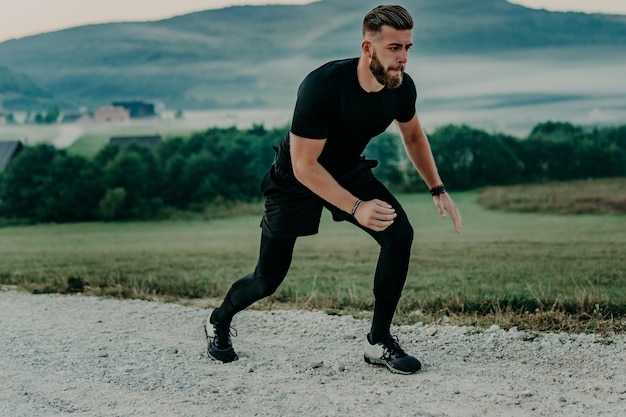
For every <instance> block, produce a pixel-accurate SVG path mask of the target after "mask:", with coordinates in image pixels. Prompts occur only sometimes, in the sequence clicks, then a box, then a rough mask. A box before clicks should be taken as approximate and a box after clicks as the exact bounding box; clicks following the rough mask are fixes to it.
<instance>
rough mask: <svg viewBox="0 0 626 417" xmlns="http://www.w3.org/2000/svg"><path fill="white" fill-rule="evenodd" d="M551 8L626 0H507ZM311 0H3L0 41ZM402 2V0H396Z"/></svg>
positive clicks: (611, 5)
mask: <svg viewBox="0 0 626 417" xmlns="http://www.w3.org/2000/svg"><path fill="white" fill-rule="evenodd" d="M509 1H510V2H511V3H516V4H521V5H523V6H527V7H531V8H537V9H547V10H554V11H581V12H586V13H613V14H626V0H509ZM312 2H313V1H312V0H167V1H165V0H107V1H100V2H95V1H89V0H2V1H1V3H2V4H1V5H0V42H2V41H5V40H8V39H13V38H21V37H24V36H29V35H34V34H38V33H43V32H51V31H54V30H59V29H65V28H69V27H74V26H81V25H86V24H91V23H105V22H120V21H147V20H160V19H165V18H168V17H172V16H176V15H181V14H186V13H191V12H195V11H200V10H208V9H219V8H223V7H228V6H233V5H243V4H248V5H260V4H307V3H312ZM398 3H399V4H402V0H398Z"/></svg>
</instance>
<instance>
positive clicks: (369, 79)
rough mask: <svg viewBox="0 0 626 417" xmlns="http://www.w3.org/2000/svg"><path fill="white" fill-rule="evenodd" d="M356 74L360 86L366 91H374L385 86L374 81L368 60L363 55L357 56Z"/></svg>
mask: <svg viewBox="0 0 626 417" xmlns="http://www.w3.org/2000/svg"><path fill="white" fill-rule="evenodd" d="M356 74H357V78H358V80H359V84H360V85H361V88H362V89H363V90H365V91H367V92H368V93H376V92H378V91H380V90H382V89H383V88H385V86H384V85H382V84H380V83H379V82H378V81H376V77H374V74H372V71H371V70H370V66H369V62H368V60H367V58H366V57H365V56H363V55H361V57H360V58H359V63H358V65H357V68H356Z"/></svg>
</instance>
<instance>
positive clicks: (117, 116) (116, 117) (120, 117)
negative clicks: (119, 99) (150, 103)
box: [93, 106, 130, 123]
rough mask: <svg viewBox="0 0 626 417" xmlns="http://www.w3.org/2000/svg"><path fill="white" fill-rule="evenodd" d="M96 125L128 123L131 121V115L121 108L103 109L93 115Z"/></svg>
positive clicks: (110, 107)
mask: <svg viewBox="0 0 626 417" xmlns="http://www.w3.org/2000/svg"><path fill="white" fill-rule="evenodd" d="M93 119H94V120H95V121H96V123H113V122H118V123H119V122H127V121H129V120H130V113H129V112H128V110H127V109H125V108H124V107H121V106H109V107H101V108H99V109H98V110H96V112H95V113H94V115H93Z"/></svg>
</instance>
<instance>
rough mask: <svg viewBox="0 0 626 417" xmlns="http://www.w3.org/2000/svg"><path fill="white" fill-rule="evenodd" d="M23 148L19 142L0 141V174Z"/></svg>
mask: <svg viewBox="0 0 626 417" xmlns="http://www.w3.org/2000/svg"><path fill="white" fill-rule="evenodd" d="M23 148H24V145H22V142H21V141H19V140H14V141H6V142H4V141H0V172H2V171H4V170H5V169H6V167H7V166H8V165H9V164H10V163H11V161H12V160H13V159H14V158H15V157H16V156H17V154H19V153H20V152H21V151H22V149H23Z"/></svg>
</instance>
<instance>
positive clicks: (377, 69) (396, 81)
mask: <svg viewBox="0 0 626 417" xmlns="http://www.w3.org/2000/svg"><path fill="white" fill-rule="evenodd" d="M391 69H395V70H398V71H400V72H399V73H398V74H397V75H391V74H389V73H388V70H387V69H385V67H383V64H382V63H381V62H380V60H379V59H378V56H377V55H376V51H374V53H373V54H372V62H371V63H370V71H372V74H374V77H375V78H376V81H378V82H379V83H380V84H382V85H384V86H385V87H387V88H398V87H400V85H402V76H403V74H404V67H403V66H399V67H397V68H391Z"/></svg>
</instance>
